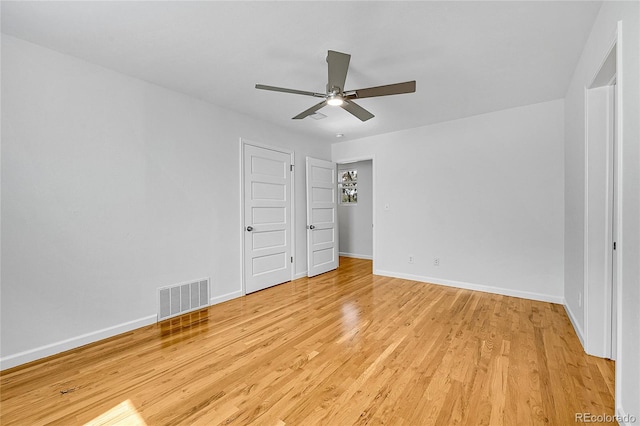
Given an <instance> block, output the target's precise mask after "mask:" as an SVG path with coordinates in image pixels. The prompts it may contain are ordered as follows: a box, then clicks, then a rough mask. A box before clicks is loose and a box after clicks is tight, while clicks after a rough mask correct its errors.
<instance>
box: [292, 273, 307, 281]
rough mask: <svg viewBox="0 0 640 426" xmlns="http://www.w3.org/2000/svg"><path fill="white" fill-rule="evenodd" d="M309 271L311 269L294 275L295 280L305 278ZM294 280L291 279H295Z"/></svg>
mask: <svg viewBox="0 0 640 426" xmlns="http://www.w3.org/2000/svg"><path fill="white" fill-rule="evenodd" d="M308 273H309V271H302V272H298V273H297V274H295V275H294V276H293V280H297V279H300V278H305V277H306V276H307V274H308ZM293 280H291V281H293Z"/></svg>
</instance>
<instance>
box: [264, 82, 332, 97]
mask: <svg viewBox="0 0 640 426" xmlns="http://www.w3.org/2000/svg"><path fill="white" fill-rule="evenodd" d="M256 89H262V90H271V91H274V92H284V93H293V94H294V95H306V96H315V97H316V98H324V97H325V96H326V95H325V94H324V93H315V92H306V91H304V90H296V89H285V88H284V87H275V86H265V85H264V84H256Z"/></svg>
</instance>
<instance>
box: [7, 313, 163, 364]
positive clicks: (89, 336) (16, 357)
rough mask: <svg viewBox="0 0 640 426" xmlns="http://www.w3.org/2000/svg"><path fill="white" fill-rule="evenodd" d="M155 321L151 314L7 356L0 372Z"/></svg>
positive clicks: (154, 316)
mask: <svg viewBox="0 0 640 426" xmlns="http://www.w3.org/2000/svg"><path fill="white" fill-rule="evenodd" d="M157 319H158V316H157V315H156V314H153V315H149V316H147V317H144V318H139V319H137V320H133V321H129V322H125V323H122V324H118V325H114V326H112V327H107V328H103V329H102V330H97V331H92V332H91V333H86V334H82V335H80V336H76V337H72V338H70V339H66V340H62V341H60V342H55V343H51V344H48V345H44V346H40V347H38V348H34V349H29V350H28V351H24V352H19V353H17V354H13V355H7V356H5V357H3V358H0V370H6V369H7V368H12V367H16V366H18V365H21V364H26V363H27V362H31V361H35V360H37V359H41V358H45V357H48V356H51V355H55V354H59V353H61V352H64V351H68V350H70V349H75V348H79V347H80V346H84V345H87V344H89V343H94V342H97V341H98V340H102V339H107V338H109V337H113V336H116V335H118V334H122V333H126V332H128V331H131V330H135V329H136V328H140V327H144V326H147V325H150V324H153V323H155V322H156V321H157Z"/></svg>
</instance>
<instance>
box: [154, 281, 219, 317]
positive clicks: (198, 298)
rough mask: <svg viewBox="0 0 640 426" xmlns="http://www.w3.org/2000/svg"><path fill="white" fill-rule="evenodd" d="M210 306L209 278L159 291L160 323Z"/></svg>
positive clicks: (163, 288)
mask: <svg viewBox="0 0 640 426" xmlns="http://www.w3.org/2000/svg"><path fill="white" fill-rule="evenodd" d="M208 305H209V278H201V279H199V280H196V281H190V282H185V283H180V284H174V285H170V286H167V287H162V288H159V289H158V321H162V320H165V319H167V318H171V317H175V316H177V315H182V314H184V313H186V312H191V311H195V310H198V309H201V308H203V307H205V306H208Z"/></svg>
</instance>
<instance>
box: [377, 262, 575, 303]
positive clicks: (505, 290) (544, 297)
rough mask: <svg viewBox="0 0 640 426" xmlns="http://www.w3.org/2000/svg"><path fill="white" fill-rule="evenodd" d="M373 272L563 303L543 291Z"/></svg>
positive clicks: (388, 272) (561, 300)
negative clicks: (537, 291)
mask: <svg viewBox="0 0 640 426" xmlns="http://www.w3.org/2000/svg"><path fill="white" fill-rule="evenodd" d="M374 274H376V275H382V276H385V277H393V278H402V279H405V280H412V281H420V282H425V283H431V284H437V285H444V286H447V287H456V288H463V289H466V290H474V291H483V292H485V293H493V294H500V295H503V296H511V297H519V298H521V299H530V300H538V301H540V302H549V303H557V304H559V305H562V304H563V303H564V298H563V297H562V296H553V295H550V294H544V293H535V292H530V291H522V290H513V289H510V288H503V287H494V286H489V285H484V284H475V283H467V282H463V281H452V280H445V279H441V278H433V277H423V276H421V275H412V274H405V273H400V272H391V271H383V270H379V269H377V270H376V271H374Z"/></svg>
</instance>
